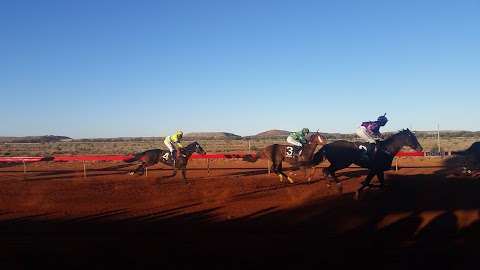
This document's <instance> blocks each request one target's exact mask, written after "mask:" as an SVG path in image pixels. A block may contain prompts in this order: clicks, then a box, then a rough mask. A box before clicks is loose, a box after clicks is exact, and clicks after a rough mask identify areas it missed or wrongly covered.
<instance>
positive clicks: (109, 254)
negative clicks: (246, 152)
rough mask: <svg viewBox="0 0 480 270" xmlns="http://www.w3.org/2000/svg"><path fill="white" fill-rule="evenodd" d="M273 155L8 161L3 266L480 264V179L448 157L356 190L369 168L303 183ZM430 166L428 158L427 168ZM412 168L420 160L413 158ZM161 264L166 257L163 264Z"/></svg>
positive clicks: (2, 171) (0, 251)
mask: <svg viewBox="0 0 480 270" xmlns="http://www.w3.org/2000/svg"><path fill="white" fill-rule="evenodd" d="M264 165H265V164H263V163H262V162H259V163H256V164H254V165H252V164H247V163H243V162H240V161H215V162H213V164H212V166H213V167H216V168H218V169H215V170H212V171H211V174H210V175H208V174H207V170H205V169H204V167H205V161H196V162H193V163H192V164H191V166H189V168H191V170H190V171H189V172H188V176H189V178H190V184H188V185H187V184H185V183H184V182H183V181H182V180H181V178H179V177H178V176H177V178H165V176H167V175H169V174H170V171H169V170H165V168H164V167H161V166H158V167H155V168H153V169H152V170H149V173H148V176H141V177H138V176H129V175H127V174H126V173H127V172H128V170H129V169H130V168H132V167H126V166H127V165H126V164H122V163H95V164H88V171H87V173H88V178H83V164H81V163H35V164H30V165H28V168H27V169H28V172H27V174H26V175H24V174H23V167H22V166H3V168H0V185H1V189H0V238H1V242H0V266H5V267H8V268H3V267H2V269H38V268H39V267H41V266H45V267H50V268H55V269H57V268H62V269H91V268H93V269H102V268H108V269H113V268H116V267H129V268H132V267H133V268H153V267H156V268H157V269H165V268H171V269H185V268H187V269H193V268H195V269H204V268H207V267H208V269H225V268H228V269H231V268H234V269H250V268H263V269H270V268H273V267H280V268H281V269H286V268H287V269H289V268H291V269H311V268H318V269H325V268H327V269H332V268H339V267H341V268H343V267H351V266H354V267H368V268H369V269H372V268H374V269H376V268H378V269H411V268H432V267H436V269H438V268H440V269H448V268H456V269H459V268H465V269H466V268H468V269H471V267H472V266H475V265H476V264H477V260H478V259H477V258H478V255H477V254H478V251H479V250H480V249H479V244H480V238H479V236H480V223H479V208H480V196H479V194H480V182H477V181H478V180H475V179H469V178H460V177H451V176H448V177H447V171H446V170H444V169H442V168H439V167H438V166H439V164H438V162H436V161H435V162H434V161H430V160H423V161H420V162H418V161H408V162H404V163H402V164H401V165H402V166H403V167H404V168H401V169H400V170H399V171H398V172H395V171H390V172H388V175H387V184H388V187H387V188H386V189H385V190H381V191H380V190H371V191H368V192H366V193H365V194H364V195H363V196H362V198H361V199H360V200H358V201H357V200H354V199H353V194H354V191H355V190H356V189H357V188H358V187H359V185H360V184H359V183H360V181H361V180H362V179H363V178H364V175H365V170H363V169H358V168H351V169H347V170H344V171H341V172H340V179H341V180H342V181H343V187H344V190H343V193H342V194H338V193H337V192H336V191H335V190H334V189H328V188H327V187H326V185H325V181H324V180H323V178H322V176H321V174H320V172H317V173H316V175H315V178H314V181H313V182H312V183H307V182H306V181H305V180H304V179H303V172H297V173H296V175H294V176H293V177H294V178H295V179H297V180H298V181H297V182H296V183H295V184H285V183H284V184H282V183H280V182H279V181H278V178H277V177H276V176H274V175H267V174H266V169H265V168H263V167H264ZM424 166H427V167H426V168H420V167H424ZM407 167H408V168H407ZM158 267H160V268H158Z"/></svg>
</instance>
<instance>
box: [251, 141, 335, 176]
mask: <svg viewBox="0 0 480 270" xmlns="http://www.w3.org/2000/svg"><path fill="white" fill-rule="evenodd" d="M326 143H327V139H326V138H325V137H324V136H322V135H321V134H320V133H318V132H315V133H313V134H312V135H311V136H309V139H308V143H307V144H305V145H304V146H303V149H302V150H301V153H300V155H298V150H299V149H298V147H297V146H293V145H283V144H272V145H269V146H267V147H265V148H264V149H262V150H260V151H258V152H257V153H256V154H255V155H247V156H245V157H244V158H243V160H244V161H248V162H256V161H257V160H259V159H268V160H270V161H271V162H272V167H271V169H272V171H273V172H274V173H276V174H277V175H278V176H279V177H280V182H283V178H284V177H286V178H287V179H288V181H289V182H290V183H293V179H292V178H291V177H290V176H288V175H286V174H285V173H284V172H283V170H282V162H283V161H285V162H287V163H289V164H291V165H292V166H293V169H294V170H295V169H299V168H304V169H306V168H308V167H311V162H310V161H311V159H312V157H313V154H314V153H315V149H316V148H317V146H319V145H320V146H322V145H324V144H326ZM311 177H312V175H310V176H309V179H308V180H310V179H311Z"/></svg>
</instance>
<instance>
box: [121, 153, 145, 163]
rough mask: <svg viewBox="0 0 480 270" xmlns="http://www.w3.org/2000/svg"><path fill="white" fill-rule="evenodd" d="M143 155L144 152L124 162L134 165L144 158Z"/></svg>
mask: <svg viewBox="0 0 480 270" xmlns="http://www.w3.org/2000/svg"><path fill="white" fill-rule="evenodd" d="M143 154H144V152H142V153H138V154H135V155H133V157H131V158H129V159H126V160H124V162H127V163H132V162H134V161H137V160H140V158H142V156H143Z"/></svg>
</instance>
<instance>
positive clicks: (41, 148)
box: [0, 137, 480, 156]
mask: <svg viewBox="0 0 480 270" xmlns="http://www.w3.org/2000/svg"><path fill="white" fill-rule="evenodd" d="M419 141H420V143H421V144H422V146H423V148H424V150H425V151H437V150H438V147H437V140H436V139H435V138H434V137H424V138H419ZM475 141H480V137H468V138H465V137H455V138H447V139H442V140H441V148H442V151H453V150H460V149H465V148H468V147H469V146H470V145H471V144H472V143H473V142H475ZM198 142H199V143H200V144H201V145H202V147H203V148H204V149H205V150H206V151H207V152H209V153H220V152H242V151H249V150H251V151H255V150H258V149H261V148H263V147H265V146H267V145H270V144H272V143H285V141H284V140H282V139H256V140H250V141H248V140H198ZM188 143H190V142H188V141H187V142H185V143H184V144H185V145H187V144H188ZM154 148H163V149H165V146H164V144H163V141H161V140H146V141H118V142H75V141H73V142H56V143H31V144H22V143H9V144H5V143H4V144H0V156H48V155H81V154H131V153H136V152H141V151H145V150H147V149H154Z"/></svg>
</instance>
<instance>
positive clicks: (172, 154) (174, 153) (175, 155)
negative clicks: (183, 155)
mask: <svg viewBox="0 0 480 270" xmlns="http://www.w3.org/2000/svg"><path fill="white" fill-rule="evenodd" d="M170 155H171V156H170V157H171V159H172V161H173V166H175V163H176V161H177V150H173V151H172V152H170Z"/></svg>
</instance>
